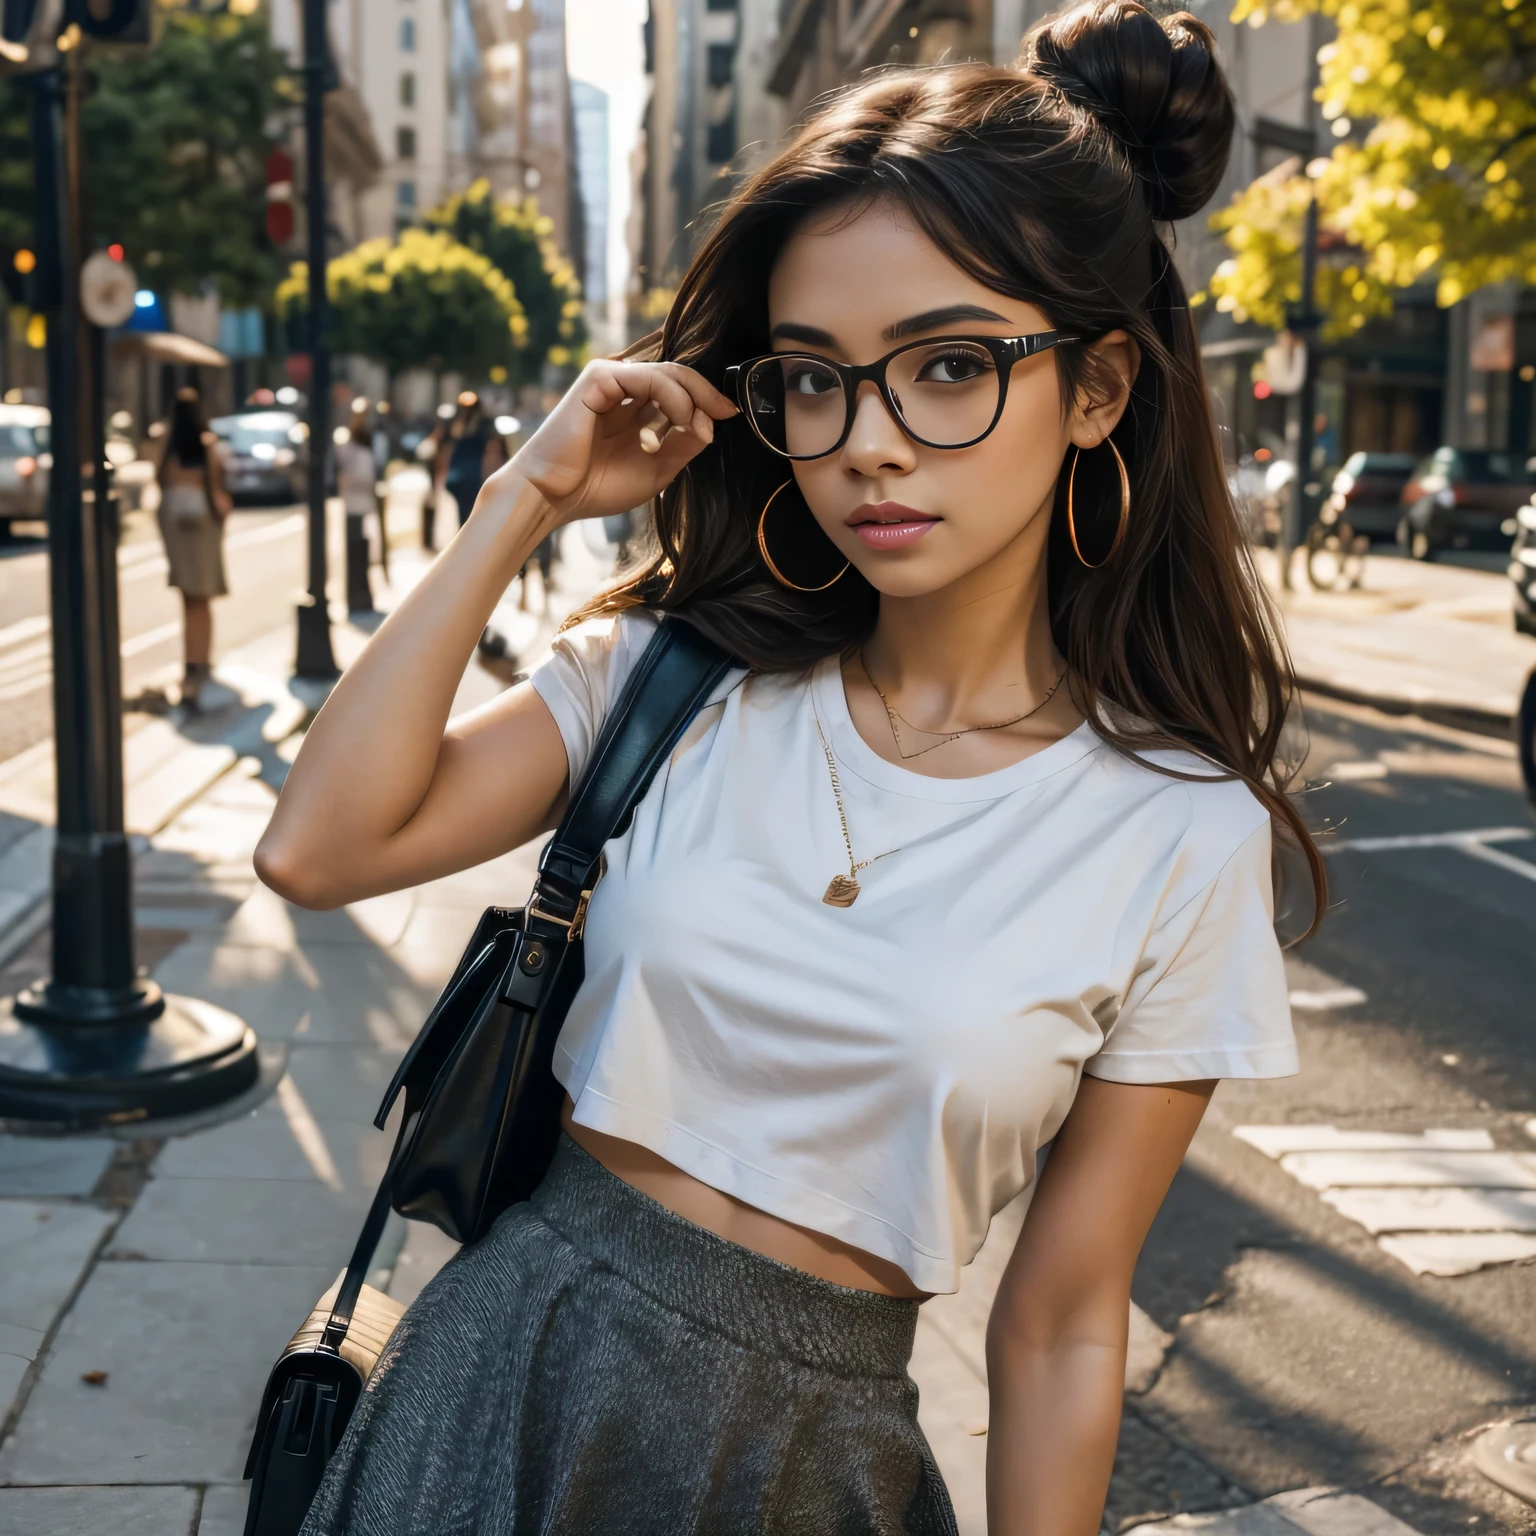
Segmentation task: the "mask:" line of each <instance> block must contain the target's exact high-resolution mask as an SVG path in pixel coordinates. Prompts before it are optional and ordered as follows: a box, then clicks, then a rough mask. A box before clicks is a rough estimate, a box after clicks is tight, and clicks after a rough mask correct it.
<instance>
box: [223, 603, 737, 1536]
mask: <svg viewBox="0 0 1536 1536" xmlns="http://www.w3.org/2000/svg"><path fill="white" fill-rule="evenodd" d="M735 665H738V663H736V662H735V661H733V660H732V658H731V657H730V656H728V655H727V654H726V653H725V652H724V651H722V650H721V649H720V648H719V647H718V646H717V645H715V644H714V643H713V642H712V641H710V640H706V639H705V638H704V636H702V635H701V634H699V632H698V631H697V630H695V629H693V628H692V627H691V626H689V625H687V624H685V623H683V622H682V621H680V620H678V619H670V618H669V619H665V620H663V622H662V624H661V626H660V628H659V629H658V630H657V632H656V634H655V635H654V636H653V638H652V639H651V642H650V644H649V645H648V646H647V647H646V649H645V652H644V653H643V655H642V656H641V658H640V660H639V662H638V663H637V664H636V666H635V669H634V671H633V672H632V673H631V674H630V676H629V678H628V680H627V681H626V683H625V685H624V689H623V691H622V693H621V694H620V696H619V698H618V700H617V701H616V703H615V704H614V707H613V709H612V710H611V711H610V712H609V714H608V717H607V719H606V720H605V721H604V723H603V728H602V731H601V733H600V734H599V736H598V739H597V742H596V744H595V745H594V747H593V751H592V761H591V765H590V767H589V768H588V770H587V772H586V774H585V776H584V777H583V778H582V780H581V783H580V785H579V786H578V787H577V788H576V789H575V791H574V792H573V794H572V796H571V801H570V804H569V806H568V807H567V809H566V812H565V815H564V817H563V818H562V819H561V822H560V826H559V828H558V829H557V830H556V832H555V835H554V837H553V838H551V839H550V841H549V844H548V845H547V846H546V847H545V849H544V854H543V857H542V858H541V859H540V861H539V876H538V880H537V881H536V882H535V884H534V888H533V893H532V895H530V897H529V898H528V904H527V905H526V906H524V907H520V908H504V907H490V908H488V909H487V910H486V912H485V913H484V915H483V916H482V917H481V919H480V921H479V923H478V924H477V925H476V928H475V932H474V937H473V938H471V940H470V942H469V945H468V947H467V948H466V949H465V951H464V955H463V958H462V959H460V961H459V964H458V968H457V969H456V970H455V971H454V974H453V977H452V979H451V980H450V981H449V983H448V985H447V987H446V988H445V989H444V991H443V994H442V996H441V997H439V998H438V1000H437V1003H436V1004H435V1006H434V1007H433V1009H432V1011H431V1013H429V1014H428V1015H427V1020H426V1022H425V1023H424V1024H423V1025H422V1027H421V1032H420V1033H419V1034H418V1035H417V1037H416V1041H415V1043H414V1044H413V1045H412V1046H411V1048H410V1050H409V1051H408V1052H407V1053H406V1056H405V1059H404V1060H403V1061H402V1062H401V1063H400V1069H399V1071H397V1072H396V1073H395V1077H394V1081H393V1082H391V1083H390V1085H389V1088H388V1090H387V1091H386V1093H385V1095H384V1102H383V1103H382V1104H381V1105H380V1106H379V1113H378V1117H377V1118H376V1120H375V1121H374V1123H375V1124H376V1125H377V1126H378V1127H379V1128H380V1129H381V1130H382V1129H383V1127H384V1123H385V1121H386V1120H387V1119H388V1117H389V1113H390V1111H391V1109H392V1108H393V1107H394V1104H395V1101H396V1099H397V1098H399V1097H400V1096H401V1095H402V1094H403V1095H404V1099H405V1113H404V1116H403V1118H402V1120H401V1125H400V1132H399V1135H398V1137H397V1138H396V1141H395V1148H394V1152H393V1154H392V1155H391V1157H390V1160H389V1166H388V1168H387V1169H386V1170H385V1173H384V1178H383V1181H382V1182H381V1184H380V1186H379V1191H378V1193H377V1194H376V1195H375V1196H374V1200H373V1205H372V1206H371V1207H370V1209H369V1212H368V1216H367V1219H366V1220H365V1221H364V1223H363V1230H362V1232H361V1234H360V1235H359V1237H358V1240H357V1246H356V1248H355V1249H354V1250H353V1254H352V1260H351V1262H350V1263H349V1264H348V1266H347V1268H346V1270H345V1271H344V1272H343V1273H342V1275H341V1276H340V1278H339V1279H338V1280H337V1282H336V1284H335V1285H334V1286H332V1287H331V1289H330V1290H329V1291H327V1292H326V1294H325V1295H324V1296H322V1297H321V1298H320V1301H319V1302H318V1303H317V1304H316V1306H315V1309H314V1311H313V1312H311V1314H310V1316H309V1317H308V1319H307V1320H306V1321H305V1323H304V1326H303V1327H302V1328H300V1330H299V1331H298V1333H297V1334H295V1335H294V1337H293V1339H292V1341H291V1342H290V1343H289V1345H288V1347H287V1348H286V1349H285V1350H284V1351H283V1353H282V1355H281V1357H280V1358H279V1359H278V1362H277V1364H276V1365H275V1366H274V1367H273V1369H272V1373H271V1376H270V1377H269V1378H268V1381H267V1387H266V1391H265V1392H264V1393H263V1395H262V1402H261V1409H260V1412H259V1413H258V1415H257V1419H256V1435H255V1439H254V1440H253V1442H252V1444H251V1452H250V1456H249V1458H248V1459H247V1461H246V1467H245V1475H246V1477H248V1478H250V1479H251V1502H250V1505H249V1507H248V1510H247V1513H246V1522H245V1536H295V1533H296V1532H297V1531H298V1529H299V1527H300V1525H302V1524H303V1521H304V1515H305V1513H306V1511H307V1510H308V1508H309V1505H310V1502H311V1501H312V1500H313V1498H314V1495H315V1490H316V1489H317V1488H318V1487H319V1486H320V1478H321V1475H322V1474H323V1473H324V1471H325V1467H326V1463H327V1462H328V1461H329V1460H330V1458H331V1455H332V1453H333V1452H334V1451H335V1449H336V1446H337V1445H338V1444H339V1443H340V1441H341V1437H342V1434H343V1432H344V1431H345V1430H346V1427H347V1423H348V1421H349V1420H350V1419H351V1417H352V1412H353V1409H354V1408H355V1407H356V1406H357V1400H358V1397H359V1396H360V1394H361V1392H362V1388H363V1384H364V1383H365V1382H366V1381H367V1379H368V1376H369V1374H370V1373H371V1372H372V1370H373V1367H374V1365H375V1364H376V1363H377V1361H378V1358H379V1355H380V1354H381V1353H382V1351H383V1349H384V1346H385V1344H386V1343H388V1341H389V1336H390V1334H391V1333H392V1332H393V1331H394V1327H395V1324H396V1323H398V1322H399V1320H400V1317H401V1315H402V1312H403V1309H402V1308H401V1307H400V1305H399V1303H398V1302H396V1301H394V1300H392V1299H391V1298H390V1297H388V1296H385V1295H384V1294H383V1293H382V1292H380V1291H377V1290H375V1289H374V1288H373V1287H372V1286H368V1285H365V1284H364V1283H363V1281H364V1279H365V1278H366V1276H367V1274H368V1270H369V1267H370V1266H371V1264H372V1263H373V1254H374V1250H375V1249H376V1248H377V1247H378V1242H379V1237H380V1235H381V1234H382V1233H383V1230H384V1223H385V1221H386V1220H387V1219H388V1216H389V1210H390V1207H391V1206H393V1207H394V1209H395V1210H397V1211H399V1212H400V1214H401V1215H402V1216H406V1217H410V1218H412V1219H415V1220H418V1221H430V1222H431V1223H432V1224H433V1225H434V1226H438V1227H441V1228H442V1230H443V1231H444V1232H446V1233H447V1234H448V1235H449V1236H450V1237H453V1238H457V1239H458V1240H459V1241H460V1242H461V1243H472V1242H475V1241H476V1240H477V1239H478V1238H480V1237H482V1236H483V1235H484V1234H485V1232H486V1231H487V1230H488V1229H489V1228H490V1226H491V1224H492V1223H493V1222H494V1221H495V1220H496V1218H497V1217H498V1216H499V1215H500V1214H501V1213H502V1212H503V1211H504V1210H506V1209H507V1207H508V1206H510V1205H513V1204H515V1203H516V1202H517V1201H519V1200H525V1199H527V1198H528V1196H529V1195H531V1194H532V1193H533V1191H534V1190H535V1189H536V1188H537V1187H538V1184H539V1181H540V1180H541V1179H542V1178H543V1177H544V1175H545V1173H546V1172H547V1171H548V1168H549V1164H550V1161H551V1159H552V1158H553V1156H554V1151H555V1146H556V1143H557V1142H558V1140H559V1135H560V1105H561V1102H562V1100H563V1097H564V1094H563V1090H562V1089H561V1087H560V1085H559V1083H558V1082H557V1081H556V1080H555V1076H554V1073H553V1071H552V1066H551V1064H552V1062H553V1059H554V1051H555V1040H556V1037H557V1036H558V1035H559V1033H560V1027H561V1025H562V1024H563V1023H564V1021H565V1015H566V1011H567V1009H569V1007H570V1004H571V999H572V998H573V997H574V996H575V995H576V990H577V988H578V987H579V986H580V985H581V980H582V944H581V936H582V928H583V925H584V923H585V920H586V912H587V902H588V901H589V900H590V899H591V896H592V891H593V887H594V886H595V884H596V882H597V879H598V875H599V871H600V868H601V860H602V852H603V845H604V844H605V843H606V842H608V840H609V839H610V838H612V837H615V836H617V835H618V834H619V833H621V832H622V831H623V830H624V829H625V828H626V827H627V826H628V825H629V821H630V818H631V816H632V815H633V814H634V810H635V807H636V806H637V805H638V804H639V803H640V801H641V800H642V799H643V798H644V796H645V792H646V791H647V790H648V789H649V788H650V785H651V780H652V779H653V778H654V777H655V776H656V772H657V770H658V769H659V768H660V767H661V765H662V764H663V763H664V762H665V761H666V759H667V756H668V754H669V753H670V752H671V751H672V749H673V747H674V746H675V745H676V744H677V741H678V739H679V738H680V737H681V736H682V734H683V732H684V731H685V730H686V729H687V727H688V723H689V721H691V720H692V719H693V717H694V715H695V714H697V712H698V710H699V709H700V707H701V706H702V705H703V703H704V702H705V700H706V699H708V697H709V695H710V694H711V693H712V692H713V691H714V689H715V688H716V687H717V686H718V685H719V683H720V681H721V680H722V679H723V678H724V676H725V675H726V673H727V672H729V671H730V669H731V668H732V667H733V666H735Z"/></svg>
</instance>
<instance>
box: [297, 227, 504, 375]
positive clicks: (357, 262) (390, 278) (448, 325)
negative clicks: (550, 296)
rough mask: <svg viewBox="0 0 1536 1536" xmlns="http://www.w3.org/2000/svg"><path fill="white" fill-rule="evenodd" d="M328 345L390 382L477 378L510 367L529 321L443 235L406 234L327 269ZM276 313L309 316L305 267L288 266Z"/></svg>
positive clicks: (499, 281) (493, 273)
mask: <svg viewBox="0 0 1536 1536" xmlns="http://www.w3.org/2000/svg"><path fill="white" fill-rule="evenodd" d="M325 291H326V294H327V296H328V297H329V299H330V302H331V305H332V307H333V319H334V331H333V334H332V337H331V344H332V346H333V347H334V348H335V349H336V350H337V351H338V352H355V353H357V354H359V355H360V356H362V357H369V358H372V359H373V360H374V361H375V362H377V363H379V364H380V365H381V366H382V367H383V368H384V369H385V370H386V372H388V373H389V375H390V376H391V377H393V376H394V375H396V374H399V373H404V372H406V371H407V370H408V369H411V368H428V369H430V370H431V371H432V372H433V373H462V374H467V375H469V376H470V377H472V378H482V377H484V376H485V375H486V374H487V373H489V372H490V370H491V369H492V368H496V367H502V368H506V367H510V366H511V364H512V362H513V361H514V360H515V359H516V357H517V355H518V353H519V351H520V350H521V349H522V347H523V346H524V345H525V343H526V341H527V335H528V322H527V320H526V318H525V317H524V314H523V308H522V305H521V304H520V303H519V302H518V298H517V294H516V293H515V292H514V290H513V287H512V284H511V283H510V282H509V281H508V280H507V278H506V276H505V274H503V273H502V272H500V271H498V270H497V269H496V268H495V267H494V266H493V265H492V264H491V262H490V261H489V260H488V259H487V258H486V257H484V256H482V255H480V254H479V253H478V252H477V251H472V250H470V249H468V247H466V246H463V245H460V244H458V242H457V241H454V240H451V239H450V238H449V237H448V236H447V235H445V234H443V233H441V232H430V231H428V230H424V229H407V230H404V231H403V232H402V233H401V235H400V238H399V239H398V240H369V241H367V242H365V243H364V244H362V245H359V246H357V247H356V248H355V249H353V250H350V251H348V252H347V253H346V254H345V255H344V256H338V257H336V259H335V260H334V261H332V262H330V263H328V264H327V266H326V269H325ZM277 308H278V314H279V315H280V316H281V317H283V318H284V319H297V318H298V317H300V316H302V315H303V314H305V312H306V311H307V310H308V308H309V267H308V265H307V264H306V263H304V262H302V261H301V262H295V263H294V265H293V267H292V268H291V269H290V271H289V274H288V276H287V278H285V279H284V280H283V282H282V284H281V285H280V286H279V287H278V290H277Z"/></svg>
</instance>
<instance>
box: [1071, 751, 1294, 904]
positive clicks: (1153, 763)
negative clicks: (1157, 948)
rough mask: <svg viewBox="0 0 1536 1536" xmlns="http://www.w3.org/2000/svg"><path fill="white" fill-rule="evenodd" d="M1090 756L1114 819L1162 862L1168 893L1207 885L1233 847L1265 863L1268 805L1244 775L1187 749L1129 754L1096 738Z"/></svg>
mask: <svg viewBox="0 0 1536 1536" xmlns="http://www.w3.org/2000/svg"><path fill="white" fill-rule="evenodd" d="M1094 757H1095V760H1096V768H1097V770H1098V772H1099V775H1100V776H1101V778H1102V781H1103V783H1104V785H1105V789H1106V791H1107V792H1108V793H1109V794H1110V796H1111V797H1112V798H1113V800H1114V801H1115V805H1114V812H1115V816H1116V822H1117V824H1118V825H1121V826H1124V827H1125V828H1126V829H1127V835H1128V836H1130V837H1133V838H1134V839H1136V840H1137V841H1138V842H1139V843H1141V844H1142V846H1143V849H1144V852H1145V854H1146V857H1147V860H1148V862H1150V863H1151V864H1153V865H1154V866H1160V869H1161V874H1162V876H1163V881H1164V882H1165V889H1166V890H1167V892H1168V894H1169V895H1170V896H1173V897H1175V898H1177V896H1178V895H1179V894H1181V893H1182V894H1184V895H1193V894H1195V893H1196V892H1198V891H1199V890H1201V889H1203V888H1204V887H1206V886H1209V885H1210V884H1211V883H1212V882H1214V881H1215V880H1216V879H1217V877H1218V876H1219V875H1220V874H1221V873H1222V871H1223V869H1225V868H1226V866H1227V865H1228V864H1229V863H1230V862H1232V860H1233V859H1234V857H1235V856H1236V855H1238V854H1239V853H1243V854H1244V855H1245V861H1246V862H1252V863H1254V864H1255V865H1256V866H1257V865H1261V866H1262V867H1263V868H1264V869H1265V870H1267V869H1268V864H1269V857H1270V825H1271V822H1270V813H1269V810H1268V808H1267V807H1266V806H1265V805H1264V803H1263V802H1262V801H1261V800H1260V799H1259V797H1258V796H1257V795H1255V794H1254V792H1253V790H1252V789H1251V788H1250V787H1249V786H1248V785H1247V784H1246V783H1245V782H1244V781H1243V780H1242V779H1240V778H1237V777H1236V776H1234V775H1232V774H1229V773H1227V772H1226V771H1225V770H1223V769H1222V768H1221V767H1219V766H1218V765H1217V764H1215V763H1213V762H1211V761H1210V760H1209V759H1208V758H1204V757H1202V756H1200V754H1199V753H1197V752H1192V751H1179V750H1158V751H1149V752H1143V753H1140V754H1137V756H1136V757H1132V756H1130V755H1128V754H1126V753H1125V752H1122V751H1120V750H1118V749H1117V748H1115V747H1114V746H1112V745H1111V744H1110V743H1109V742H1107V741H1104V740H1102V738H1101V740H1100V742H1099V744H1098V746H1097V748H1096V749H1095V752H1094Z"/></svg>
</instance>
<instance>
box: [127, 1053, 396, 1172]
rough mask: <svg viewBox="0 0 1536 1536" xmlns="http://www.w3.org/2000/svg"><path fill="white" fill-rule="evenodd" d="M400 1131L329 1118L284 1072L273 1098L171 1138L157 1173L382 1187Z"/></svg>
mask: <svg viewBox="0 0 1536 1536" xmlns="http://www.w3.org/2000/svg"><path fill="white" fill-rule="evenodd" d="M393 1141H394V1138H393V1134H392V1133H389V1134H386V1133H385V1132H381V1131H376V1130H375V1129H374V1128H373V1127H372V1126H371V1125H367V1124H364V1123H363V1122H362V1121H360V1120H338V1119H335V1118H330V1119H325V1120H321V1119H319V1118H318V1117H316V1116H315V1114H314V1112H313V1110H312V1109H311V1107H310V1105H309V1102H308V1100H307V1099H306V1098H305V1097H304V1093H303V1089H302V1088H301V1086H300V1084H299V1082H298V1080H297V1079H295V1078H294V1077H293V1076H291V1075H286V1074H285V1075H284V1076H283V1078H282V1079H281V1080H280V1081H279V1083H278V1085H277V1088H276V1090H275V1092H274V1093H273V1094H272V1096H271V1098H269V1099H267V1100H266V1102H265V1103H263V1104H261V1105H259V1106H258V1107H257V1108H256V1109H254V1110H252V1111H251V1113H250V1114H248V1115H245V1116H244V1117H243V1118H241V1119H239V1120H233V1121H229V1122H226V1123H225V1124H223V1125H218V1126H214V1127H213V1128H212V1129H210V1130H206V1131H199V1132H197V1133H195V1134H193V1135H190V1136H177V1137H175V1138H173V1139H172V1140H171V1141H169V1142H167V1143H166V1146H165V1150H164V1151H163V1152H161V1154H160V1156H159V1157H158V1158H157V1159H156V1160H155V1177H156V1178H157V1179H178V1178H192V1179H200V1178H210V1179H218V1178H255V1179H302V1180H318V1181H319V1182H320V1183H322V1184H328V1185H330V1186H331V1187H332V1188H334V1189H338V1190H341V1189H350V1190H368V1191H371V1190H372V1189H374V1188H375V1187H376V1186H377V1184H378V1182H379V1180H380V1178H382V1177H383V1174H384V1167H385V1164H386V1163H387V1162H388V1161H389V1152H390V1148H391V1146H392V1145H393Z"/></svg>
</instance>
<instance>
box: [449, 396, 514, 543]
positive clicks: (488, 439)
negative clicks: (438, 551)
mask: <svg viewBox="0 0 1536 1536" xmlns="http://www.w3.org/2000/svg"><path fill="white" fill-rule="evenodd" d="M442 452H443V454H444V455H445V462H444V465H443V484H444V487H445V488H446V489H447V491H448V494H449V495H450V496H452V497H453V499H454V503H455V505H456V506H457V507H458V509H459V526H460V527H461V528H462V527H463V526H464V524H465V522H466V520H467V519H468V517H469V514H470V511H471V510H472V509H473V507H474V505H475V501H476V498H478V496H479V495H480V487H481V486H482V485H484V484H485V482H486V479H487V477H488V476H490V475H492V474H494V473H495V472H496V471H497V470H498V469H500V468H501V466H502V465H503V464H505V463H506V462H507V450H506V447H505V445H504V444H503V443H502V441H501V437H500V435H499V434H498V433H496V432H495V431H493V430H492V427H491V423H490V422H488V421H487V420H486V419H485V410H484V408H483V407H482V406H481V404H480V397H479V395H477V394H475V393H474V392H473V391H472V390H465V391H464V393H463V394H461V395H460V396H459V415H458V420H457V421H455V422H454V423H453V427H452V430H451V431H450V433H449V434H448V436H447V437H446V439H445V440H444V443H443V448H442Z"/></svg>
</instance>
